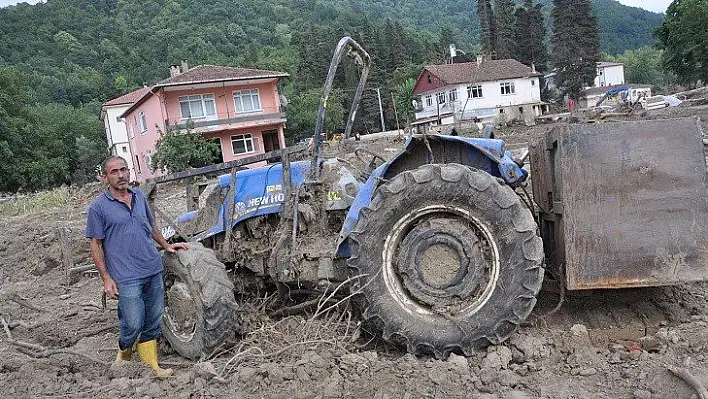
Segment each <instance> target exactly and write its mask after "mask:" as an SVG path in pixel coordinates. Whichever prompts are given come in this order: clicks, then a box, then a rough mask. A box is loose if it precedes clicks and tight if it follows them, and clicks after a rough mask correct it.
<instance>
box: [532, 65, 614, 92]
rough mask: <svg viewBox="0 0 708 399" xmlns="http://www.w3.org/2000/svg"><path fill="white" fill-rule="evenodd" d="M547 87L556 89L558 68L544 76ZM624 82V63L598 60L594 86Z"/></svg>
mask: <svg viewBox="0 0 708 399" xmlns="http://www.w3.org/2000/svg"><path fill="white" fill-rule="evenodd" d="M543 80H544V81H545V88H546V89H556V88H557V85H556V70H555V69H554V70H553V72H551V73H548V74H546V75H545V76H544V77H543ZM622 84H624V64H620V63H618V62H605V61H602V62H598V63H597V64H596V75H595V80H594V81H593V85H592V87H605V86H614V85H622Z"/></svg>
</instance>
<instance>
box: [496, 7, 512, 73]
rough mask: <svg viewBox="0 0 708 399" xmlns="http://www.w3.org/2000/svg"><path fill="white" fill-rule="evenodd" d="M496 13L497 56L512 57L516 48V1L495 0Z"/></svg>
mask: <svg viewBox="0 0 708 399" xmlns="http://www.w3.org/2000/svg"><path fill="white" fill-rule="evenodd" d="M494 15H495V16H496V18H495V23H496V47H495V48H494V50H495V53H496V58H497V59H500V60H503V59H507V58H512V57H513V56H514V50H515V47H516V46H515V41H516V40H515V35H514V33H515V32H514V31H515V29H514V25H515V19H516V16H515V15H514V2H513V1H512V0H494Z"/></svg>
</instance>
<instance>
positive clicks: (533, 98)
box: [415, 77, 541, 119]
mask: <svg viewBox="0 0 708 399" xmlns="http://www.w3.org/2000/svg"><path fill="white" fill-rule="evenodd" d="M505 82H512V83H514V88H515V93H514V94H502V92H501V86H500V84H501V83H505ZM477 85H479V86H482V97H480V98H469V100H468V98H467V87H468V86H475V84H464V85H456V86H454V87H450V86H448V87H444V88H441V89H439V90H434V91H429V92H426V93H423V94H422V95H421V100H422V104H423V107H422V110H421V111H419V112H417V113H416V114H415V116H416V119H421V118H426V117H431V116H436V115H437V113H438V105H437V96H436V94H437V93H439V92H442V91H444V92H445V95H446V101H445V104H442V105H441V106H440V113H441V114H442V113H447V112H455V114H457V115H459V114H460V113H461V112H462V110H463V109H464V114H465V116H467V114H468V113H469V112H470V111H471V110H482V109H493V108H501V107H509V106H518V105H523V104H533V103H539V102H541V89H540V87H539V79H538V77H532V78H517V79H509V80H497V81H492V82H482V83H479V84H477ZM452 89H455V90H457V101H455V102H450V100H449V97H450V96H449V92H450V91H451V90H452ZM427 95H432V100H433V104H432V105H430V106H428V105H426V96H427Z"/></svg>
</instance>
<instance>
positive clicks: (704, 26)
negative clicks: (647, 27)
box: [655, 0, 708, 84]
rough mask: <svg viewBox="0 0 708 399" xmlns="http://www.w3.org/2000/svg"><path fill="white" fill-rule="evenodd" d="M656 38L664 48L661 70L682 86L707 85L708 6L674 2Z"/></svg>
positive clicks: (695, 0) (690, 0)
mask: <svg viewBox="0 0 708 399" xmlns="http://www.w3.org/2000/svg"><path fill="white" fill-rule="evenodd" d="M655 35H656V37H657V38H658V39H659V40H660V41H661V44H662V45H663V47H664V55H663V61H664V66H666V68H667V69H669V70H671V71H672V72H674V73H675V74H676V76H677V77H678V79H679V81H680V82H681V83H684V84H694V83H696V82H697V81H698V80H700V81H702V82H703V83H706V82H708V47H706V46H707V45H706V43H708V2H706V1H705V0H674V1H673V2H672V3H671V4H670V5H669V8H668V9H667V10H666V17H665V18H664V22H663V24H662V25H661V26H660V27H659V28H658V29H657V30H656V33H655Z"/></svg>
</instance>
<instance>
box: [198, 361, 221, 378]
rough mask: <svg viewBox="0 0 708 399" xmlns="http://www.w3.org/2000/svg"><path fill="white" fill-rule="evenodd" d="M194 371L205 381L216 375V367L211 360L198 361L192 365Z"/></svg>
mask: <svg viewBox="0 0 708 399" xmlns="http://www.w3.org/2000/svg"><path fill="white" fill-rule="evenodd" d="M194 371H195V372H196V373H197V375H198V376H199V377H201V378H204V379H205V380H207V381H209V380H211V379H212V378H214V377H216V375H217V374H218V373H217V372H216V367H214V364H213V363H212V362H199V363H197V364H195V365H194Z"/></svg>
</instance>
